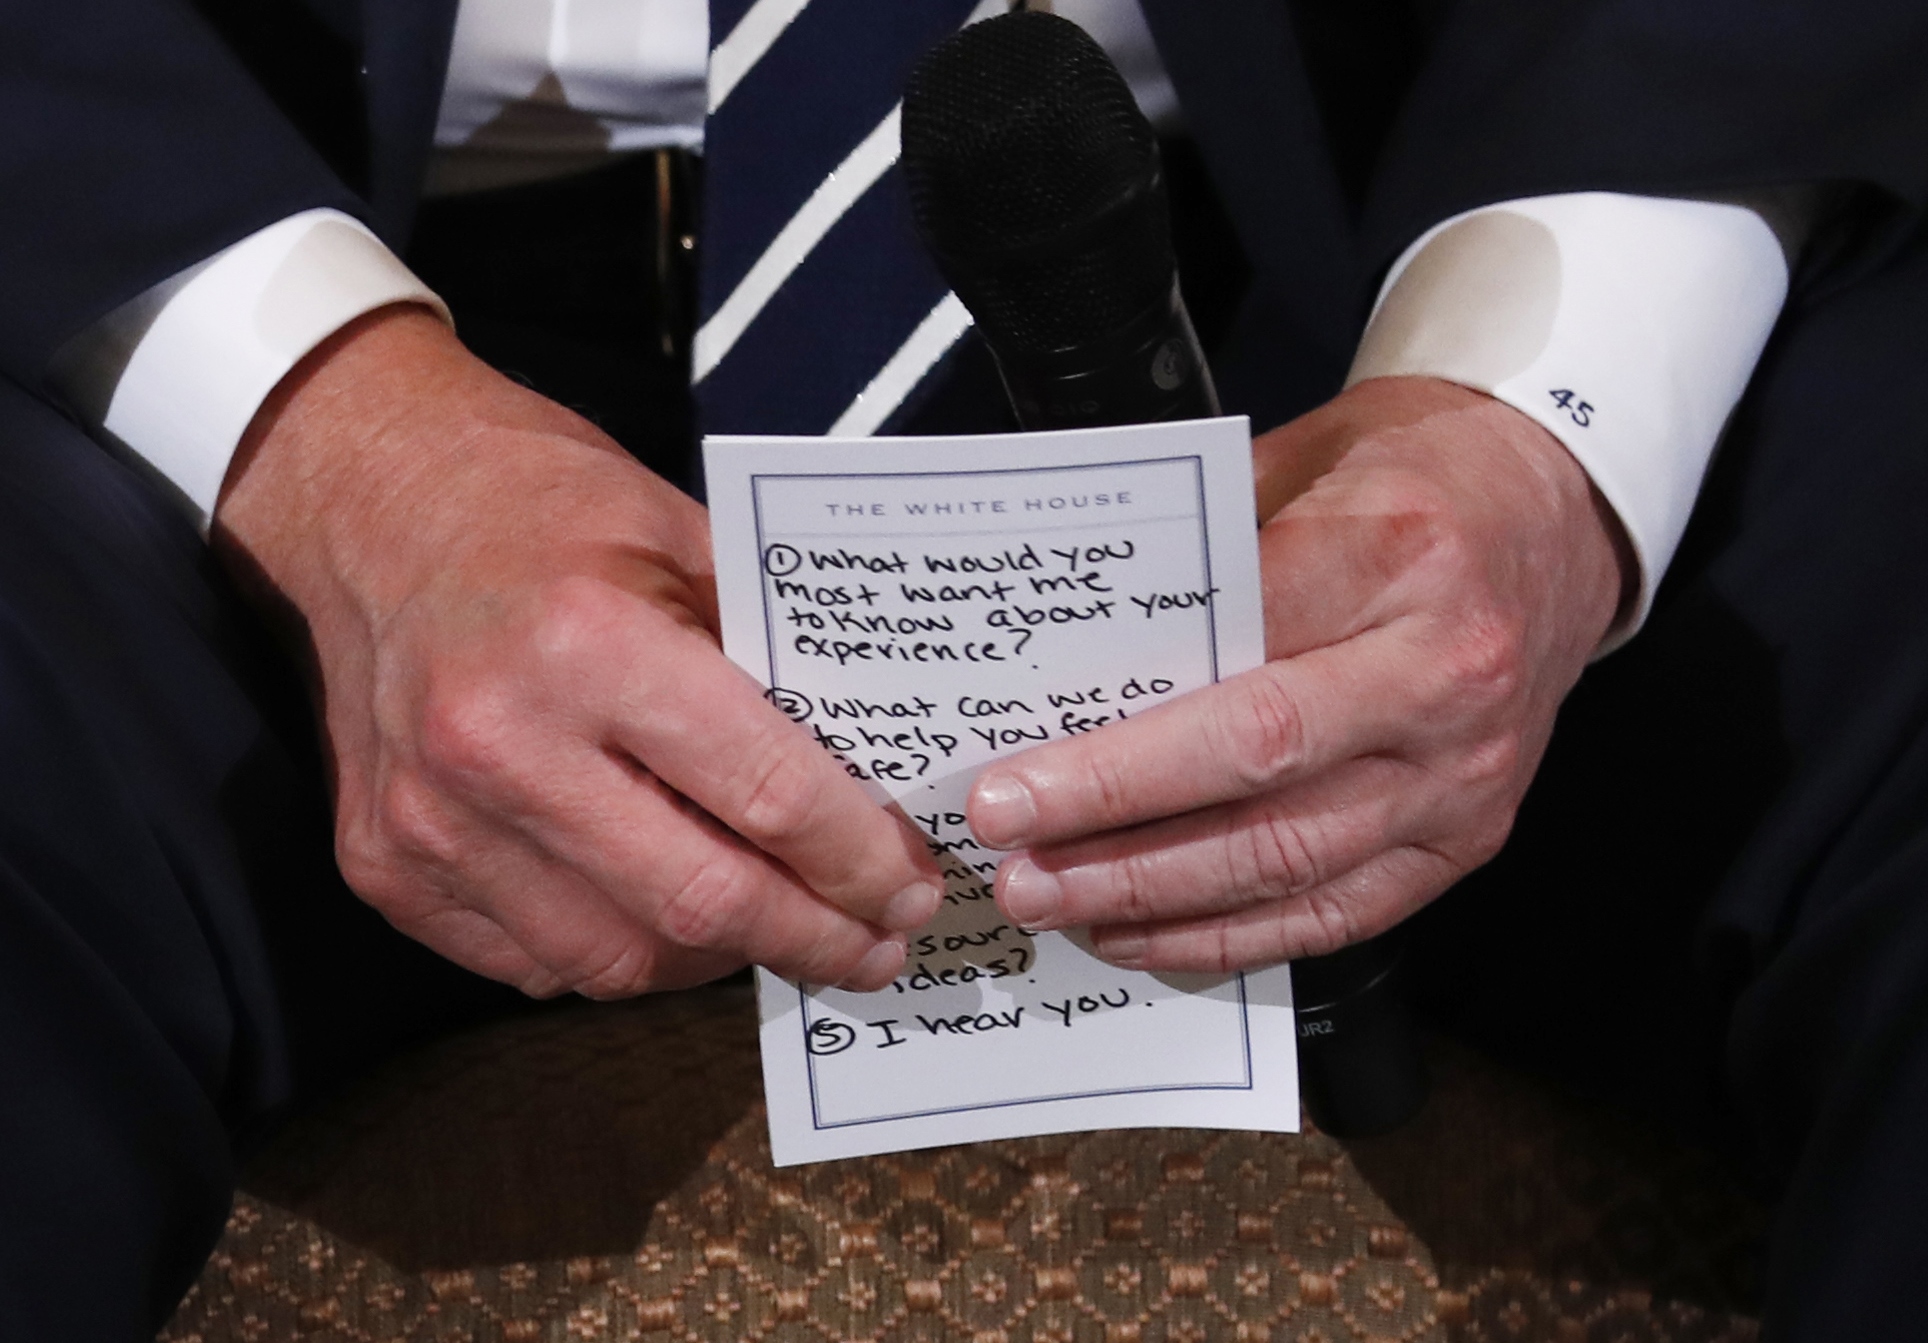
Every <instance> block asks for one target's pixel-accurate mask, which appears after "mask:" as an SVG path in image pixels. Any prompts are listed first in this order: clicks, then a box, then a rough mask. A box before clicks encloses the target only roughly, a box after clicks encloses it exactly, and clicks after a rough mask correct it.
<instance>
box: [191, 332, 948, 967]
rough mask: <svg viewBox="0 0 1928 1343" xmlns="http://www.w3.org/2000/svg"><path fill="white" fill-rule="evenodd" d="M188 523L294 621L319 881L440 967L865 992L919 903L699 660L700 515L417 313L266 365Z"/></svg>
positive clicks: (920, 875)
mask: <svg viewBox="0 0 1928 1343" xmlns="http://www.w3.org/2000/svg"><path fill="white" fill-rule="evenodd" d="M215 522H216V542H217V544H218V545H219V546H220V547H221V549H222V550H223V552H224V553H225V554H226V555H227V556H228V557H229V558H230V560H231V561H232V562H234V563H235V565H236V566H237V567H238V568H239V569H240V570H241V571H242V572H243V574H244V577H248V578H251V579H252V580H253V581H254V582H255V584H256V586H257V587H258V588H260V589H261V590H262V592H263V595H264V596H265V597H267V598H268V599H269V600H271V601H276V602H278V603H279V604H282V605H283V606H284V607H286V608H292V611H291V612H290V614H292V615H293V616H295V617H296V618H297V620H298V622H299V623H300V624H301V625H303V626H305V632H306V637H307V639H308V640H309V642H310V644H311V646H312V649H313V656H314V670H315V673H316V675H317V677H318V680H319V693H320V696H321V703H322V708H323V715H324V718H325V723H326V729H327V740H328V744H329V746H330V749H331V752H332V756H333V767H334V785H335V792H336V816H337V820H336V844H337V852H338V856H339V858H340V861H341V866H342V871H343V873H344V875H345V876H346V877H347V879H348V881H349V883H350V884H351V885H352V886H353V887H354V888H355V889H356V890H357V891H358V892H360V893H361V895H362V896H363V897H364V898H366V899H367V900H369V901H370V902H371V903H372V904H374V905H375V906H376V907H377V908H378V909H380V910H381V911H382V913H383V914H385V915H386V916H387V917H388V918H389V920H390V921H391V922H393V923H394V924H395V925H396V926H397V927H399V928H401V929H402V930H403V931H404V932H407V933H409V934H411V935H412V936H414V937H417V938H419V939H420V940H421V941H423V942H425V943H427V944H428V945H429V946H431V947H433V948H435V949H436V950H437V951H440V952H442V953H443V954H444V955H447V956H448V957H450V958H451V959H453V960H455V961H458V962H460V963H461V964H463V965H466V966H468V967H470V968H471V969H474V970H477V971H480V972H481V973H483V974H486V975H490V976H492V977H494V978H496V979H501V980H506V981H508V982H510V983H513V984H516V985H518V986H520V987H521V988H523V989H524V990H526V991H527V992H530V993H533V994H550V993H556V992H561V991H564V990H569V989H574V990H576V991H578V992H581V993H584V994H587V995H590V996H592V997H616V996H621V995H625V994H633V993H639V992H643V991H645V990H650V989H659V988H667V987H675V986H678V985H683V984H689V983H694V982H698V981H701V980H704V979H707V978H711V977H714V976H716V975H718V974H722V973H726V972H727V971H729V970H732V969H734V968H736V967H738V966H740V965H742V964H744V963H746V962H756V963H758V964H762V965H767V966H770V967H771V968H773V969H775V970H778V971H780V972H782V973H784V974H786V975H791V976H794V977H797V978H800V979H803V980H807V981H810V982H813V983H843V984H847V985H850V986H852V987H860V988H875V987H879V986H881V985H882V984H884V983H886V982H888V981H889V979H890V977H891V975H892V974H894V973H895V971H896V970H897V969H898V967H899V966H900V965H901V964H902V962H903V945H902V937H901V930H905V929H909V928H912V927H915V926H917V925H919V924H921V923H922V922H924V921H925V920H926V919H928V918H929V917H930V915H931V913H932V912H933V911H934V910H935V909H936V907H937V904H938V901H939V900H940V899H941V895H942V886H941V882H940V879H939V877H938V875H937V869H936V866H935V864H934V863H933V861H932V859H931V858H930V855H929V853H928V852H927V851H926V849H925V847H924V845H923V843H922V842H921V841H920V840H919V839H918V838H917V836H916V835H915V834H914V833H913V832H912V831H911V829H910V828H909V826H908V825H905V824H900V823H899V822H898V821H896V820H894V819H892V817H891V816H890V815H889V814H887V813H886V812H884V811H883V810H881V809H880V808H879V807H877V806H876V804H875V803H873V802H871V801H870V800H869V799H868V798H866V797H865V796H864V794H863V793H862V791H861V790H860V789H859V788H858V787H857V785H856V784H855V783H854V782H852V781H851V780H850V779H849V778H848V777H847V776H846V775H845V774H844V772H843V771H842V770H841V769H840V768H839V767H838V766H837V765H836V763H835V762H834V761H832V759H831V758H830V757H829V756H828V755H827V754H826V753H825V752H823V751H822V750H820V749H819V748H818V747H817V746H816V745H815V744H814V743H812V742H811V741H810V740H809V739H808V738H807V737H806V736H805V735H804V734H803V733H802V732H800V731H798V730H797V728H796V727H795V725H794V724H792V723H791V722H790V721H789V720H788V719H786V718H785V717H784V716H783V715H782V714H781V713H779V712H777V710H776V709H775V708H773V707H772V706H770V705H769V704H768V703H766V702H765V701H764V700H763V698H762V695H761V693H760V692H759V690H758V688H757V686H756V685H755V683H754V682H752V681H751V680H750V678H749V677H747V676H745V675H743V674H742V673H741V672H739V671H738V670H737V669H736V668H735V667H734V666H732V665H731V664H730V663H729V662H727V661H726V660H725V659H724V657H723V654H722V653H721V651H720V650H719V648H718V646H717V641H716V637H715V634H714V632H713V631H714V629H715V613H714V605H715V592H714V582H713V571H712V567H711V560H710V549H709V529H708V525H707V519H706V518H705V516H704V513H703V510H702V509H701V508H699V507H698V506H697V505H696V504H694V503H692V502H691V501H690V500H689V499H688V498H686V497H685V496H683V495H682V494H680V493H678V492H677V491H676V490H675V489H673V488H672V487H670V486H669V485H667V484H666V483H664V482H663V481H661V480H659V479H658V478H656V477H655V476H653V475H651V474H650V473H649V472H647V471H645V470H644V469H643V468H642V467H640V466H638V465H637V464H636V463H635V462H634V461H633V460H632V459H631V458H629V457H628V456H627V455H626V454H624V453H623V452H622V450H621V449H620V448H618V447H617V446H616V445H615V444H614V443H612V442H610V441H609V440H608V439H607V438H606V437H604V436H603V435H602V434H600V433H598V432H597V431H596V430H595V429H594V428H593V427H592V426H590V425H588V424H586V423H585V422H583V421H582V420H581V419H579V418H578V417H576V416H575V415H572V414H570V413H569V412H568V411H566V410H564V409H562V408H561V407H559V406H557V405H555V404H554V403H552V402H549V401H547V400H545V399H543V398H542V397H540V396H537V395H535V394H534V393H532V392H530V391H527V390H526V389H524V388H522V387H520V386H517V385H516V384H515V383H513V382H511V381H509V380H508V379H506V378H504V377H501V376H500V375H498V374H496V373H495V372H493V371H492V370H490V369H489V368H487V367H486V366H485V365H483V364H482V363H480V362H479V361H478V360H476V359H475V358H473V357H472V356H471V355H469V354H468V352H467V351H466V350H464V349H463V348H462V347H461V345H460V344H459V343H457V342H456V340H455V338H454V336H453V335H451V334H450V333H449V332H448V330H447V329H446V328H445V327H443V326H442V324H441V323H440V322H438V321H436V320H435V319H434V318H433V317H430V316H429V315H427V314H426V313H425V312H422V311H421V310H419V309H413V308H392V309H387V310H384V311H382V312H379V313H376V314H373V315H371V316H370V317H368V318H364V319H363V320H362V321H360V322H358V323H356V324H354V325H353V326H351V327H349V328H347V329H346V330H345V331H343V332H342V333H340V334H339V335H338V336H337V337H336V338H335V339H334V340H332V341H331V342H330V343H329V344H328V345H326V346H324V347H323V348H322V349H321V350H319V351H317V352H316V353H315V354H313V355H311V356H310V357H309V358H308V359H307V360H306V361H304V363H303V364H302V366H301V367H300V368H298V369H297V370H296V371H295V372H294V373H293V374H290V375H289V377H288V379H286V380H285V381H284V382H283V384H282V386H281V387H280V388H279V389H277V392H276V395H275V397H274V398H273V399H272V400H271V401H270V402H269V404H268V405H266V406H264V407H263V409H262V411H261V413H260V414H259V415H258V416H257V417H256V420H255V423H254V426H253V427H252V428H251V429H250V432H249V438H248V440H247V441H246V442H244V444H243V445H242V451H241V453H240V454H238V455H237V458H236V461H235V464H234V466H233V467H232V468H231V469H230V471H229V476H228V482H227V485H226V487H225V489H224V492H223V495H222V500H221V504H220V506H219V509H218V510H217V513H216V519H215ZM892 929H894V930H899V935H892V934H891V933H890V932H887V931H886V930H892Z"/></svg>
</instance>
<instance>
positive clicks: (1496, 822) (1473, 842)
mask: <svg viewBox="0 0 1928 1343" xmlns="http://www.w3.org/2000/svg"><path fill="white" fill-rule="evenodd" d="M1514 815H1515V813H1514V811H1513V809H1512V808H1511V807H1507V808H1504V809H1501V810H1498V811H1495V812H1494V813H1493V814H1491V815H1490V816H1487V817H1486V818H1484V819H1483V820H1482V821H1480V822H1479V823H1477V824H1476V825H1474V826H1473V827H1472V829H1471V830H1470V831H1469V833H1468V834H1467V838H1466V861H1465V862H1464V863H1463V864H1461V865H1460V866H1461V867H1462V870H1464V871H1468V872H1470V871H1471V870H1472V869H1474V868H1476V867H1480V866H1483V865H1484V864H1486V863H1489V862H1491V861H1492V860H1493V859H1494V858H1495V857H1497V856H1498V855H1499V851H1500V850H1501V849H1503V848H1505V847H1506V841H1507V840H1508V839H1509V838H1511V837H1512V834H1513V818H1514Z"/></svg>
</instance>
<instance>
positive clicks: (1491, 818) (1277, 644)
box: [969, 378, 1632, 970]
mask: <svg viewBox="0 0 1928 1343" xmlns="http://www.w3.org/2000/svg"><path fill="white" fill-rule="evenodd" d="M1254 456H1255V465H1256V469H1257V473H1258V495H1259V505H1260V516H1261V517H1262V518H1269V519H1270V520H1269V521H1268V522H1266V524H1265V526H1264V528H1263V530H1262V531H1261V533H1260V538H1259V545H1260V563H1261V567H1262V570H1263V580H1264V588H1265V604H1266V651H1267V657H1268V661H1267V663H1266V665H1265V666H1264V667H1262V668H1260V669H1258V670H1256V671H1252V672H1248V673H1246V674H1245V675H1243V676H1238V677H1235V678H1233V679H1231V680H1229V681H1226V682H1224V683H1222V684H1220V685H1217V686H1213V687H1210V688H1208V689H1205V690H1201V691H1198V692H1196V693H1194V694H1190V695H1186V696H1184V697H1182V698H1180V699H1179V700H1177V701H1174V702H1173V703H1171V704H1168V705H1165V706H1162V707H1160V708H1158V709H1156V710H1153V711H1150V712H1148V713H1145V714H1143V715H1142V716H1138V717H1134V718H1131V719H1128V720H1126V721H1125V722H1122V723H1119V724H1116V725H1113V726H1109V727H1106V728H1103V729H1101V730H1100V731H1098V732H1095V733H1092V734H1089V735H1085V736H1080V737H1077V738H1075V739H1072V740H1069V741H1065V742H1060V743H1056V744H1053V745H1049V746H1040V747H1037V748H1035V749H1033V750H1031V751H1027V752H1025V753H1024V754H1022V755H1019V756H1015V757H1012V758H1011V759H1010V760H1008V761H1005V762H1002V763H1000V764H997V765H994V766H992V767H991V768H989V769H987V770H986V771H985V772H984V773H983V774H982V775H981V776H980V777H979V779H978V782H977V785H976V787H975V789H974V790H973V792H972V795H971V801H970V808H969V811H970V818H971V827H972V830H973V831H974V832H975V834H976V835H977V837H978V838H979V839H980V840H981V841H982V842H984V843H987V844H990V845H993V846H995V847H998V848H1007V849H1009V848H1020V847H1021V848H1024V849H1025V850H1026V852H1024V853H1021V854H1017V855H1014V856H1012V857H1010V858H1008V859H1006V860H1005V862H1004V863H1003V865H1002V866H1001V867H1000V869H999V871H998V877H997V891H998V900H999V903H1000V904H1001V906H1002V907H1003V909H1004V911H1005V913H1006V914H1007V915H1008V916H1009V917H1010V918H1011V919H1013V920H1014V921H1015V922H1017V923H1019V924H1022V925H1023V926H1025V927H1027V928H1030V929H1034V930H1035V929H1043V928H1062V927H1069V926H1082V925H1090V926H1091V927H1092V930H1093V942H1094V945H1095V947H1096V949H1097V950H1098V952H1099V954H1100V955H1103V956H1105V957H1107V958H1108V959H1110V960H1112V961H1115V962H1116V963H1118V964H1120V965H1126V966H1131V967H1134V968H1137V967H1143V968H1147V969H1171V970H1231V969H1241V968H1249V967H1253V966H1259V965H1267V964H1272V963H1276V962H1278V961H1282V960H1287V959H1295V958H1297V957H1300V956H1308V955H1319V954H1322V953H1325V952H1329V951H1334V950H1336V949H1337V948H1339V947H1340V946H1343V945H1345V944H1346V943H1349V942H1354V941H1357V940H1359V939H1361V938H1364V937H1368V936H1371V935H1372V934H1375V933H1378V932H1380V931H1382V930H1384V929H1385V928H1387V927H1390V926H1391V925H1392V924H1394V923H1397V922H1398V921H1399V920H1401V919H1403V918H1405V917H1406V916H1407V915H1408V914H1411V913H1412V912H1413V911H1414V910H1416V909H1418V908H1419V907H1420V906H1421V905H1422V904H1424V903H1425V902H1426V901H1428V900H1430V899H1432V898H1433V897H1434V896H1436V895H1438V894H1439V893H1440V892H1441V891H1444V890H1445V889H1446V888H1447V887H1448V886H1450V885H1451V884H1452V883H1453V882H1454V881H1456V880H1457V879H1458V878H1459V877H1461V876H1462V875H1464V874H1465V873H1466V872H1468V871H1470V870H1472V869H1473V868H1475V867H1477V866H1479V865H1480V864H1481V863H1483V862H1485V861H1486V860H1487V859H1488V858H1490V857H1492V856H1493V854H1494V853H1496V852H1497V851H1498V849H1499V847H1500V844H1501V843H1502V842H1503V841H1504V839H1505V838H1506V835H1507V832H1508V830H1509V829H1510V828H1511V826H1512V822H1513V815H1514V812H1515V810H1516V809H1517V808H1518V806H1519V802H1520V798H1521V796H1522V794H1523V793H1524V792H1525V791H1526V786H1527V783H1528V782H1529V781H1530V780H1531V779H1532V777H1533V772H1534V770H1535V769H1536V768H1537V767H1538V765H1539V761H1540V756H1541V753H1542V752H1543V751H1544V750H1545V747H1546V741H1547V736H1548V734H1549V733H1550V732H1551V730H1552V726H1553V718H1554V713H1555V711H1556V710H1557V709H1558V708H1559V705H1560V701H1561V699H1562V698H1563V697H1564V696H1565V695H1566V693H1567V691H1568V690H1569V689H1570V688H1571V687H1572V685H1573V682H1574V681H1575V680H1576V679H1577V678H1578V676H1579V674H1580V671H1581V668H1582V667H1583V666H1584V665H1585V663H1586V660H1587V658H1588V656H1589V655H1590V654H1591V653H1592V652H1593V650H1594V648H1595V647H1596V646H1597V645H1598V644H1599V642H1600V640H1601V638H1602V637H1603V636H1604V634H1605V633H1606V631H1607V629H1608V627H1609V625H1610V624H1611V622H1612V621H1613V619H1614V615H1615V612H1616V611H1617V610H1618V609H1619V607H1620V603H1621V594H1622V589H1623V585H1624V582H1625V580H1624V578H1623V573H1624V574H1627V575H1631V573H1632V558H1631V553H1630V552H1628V551H1626V550H1625V542H1624V539H1623V538H1622V537H1621V535H1620V530H1619V524H1618V522H1617V521H1616V520H1615V519H1614V518H1613V516H1612V514H1611V513H1610V511H1609V510H1608V509H1607V507H1606V505H1605V503H1604V502H1603V501H1601V500H1600V499H1599V497H1598V495H1597V494H1596V493H1595V492H1594V491H1593V489H1592V486H1591V484H1590V483H1589V481H1588V480H1587V477H1586V475H1585V473H1584V472H1583V471H1582V470H1581V469H1580V466H1579V464H1578V463H1577V462H1575V461H1574V460H1573V458H1572V456H1571V455H1570V454H1569V453H1568V452H1567V451H1566V449H1565V448H1563V447H1562V446H1561V445H1560V443H1559V442H1558V441H1557V440H1555V439H1554V438H1553V437H1552V436H1551V435H1550V434H1548V433H1547V432H1546V431H1545V430H1544V429H1542V428H1541V427H1540V426H1538V425H1537V424H1535V423H1534V422H1533V421H1531V420H1530V419H1528V418H1527V417H1526V416H1524V415H1522V414H1521V413H1519V412H1518V411H1516V410H1514V409H1512V408H1511V407H1509V406H1507V405H1505V404H1503V403H1501V402H1498V401H1495V400H1492V399H1490V398H1488V397H1485V396H1482V395H1480V394H1478V393H1476V392H1471V391H1468V390H1466V389H1464V388H1460V387H1457V386H1454V385H1452V384H1450V383H1445V382H1440V381H1436V380H1433V379H1428V378H1387V379H1382V380H1377V381H1369V382H1365V383H1361V384H1359V385H1358V386H1356V387H1354V388H1352V389H1351V390H1349V391H1347V392H1346V393H1344V394H1343V395H1341V396H1339V397H1338V398H1336V399H1335V400H1334V401H1332V402H1331V403H1330V404H1328V405H1326V406H1325V407H1323V408H1321V409H1320V410H1318V411H1316V412H1314V413H1312V414H1310V415H1307V416H1304V417H1303V418H1301V419H1299V420H1297V421H1295V422H1293V423H1292V424H1289V425H1286V426H1285V427H1283V428H1281V429H1278V430H1276V431H1274V432H1272V433H1270V434H1267V435H1265V436H1264V437H1263V438H1261V439H1259V440H1258V441H1257V442H1256V443H1255V444H1254Z"/></svg>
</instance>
